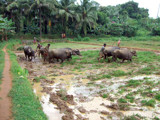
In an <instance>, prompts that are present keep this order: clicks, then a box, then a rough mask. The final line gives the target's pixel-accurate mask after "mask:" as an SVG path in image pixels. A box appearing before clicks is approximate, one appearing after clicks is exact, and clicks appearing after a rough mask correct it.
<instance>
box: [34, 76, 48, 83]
mask: <svg viewBox="0 0 160 120" xmlns="http://www.w3.org/2000/svg"><path fill="white" fill-rule="evenodd" d="M41 79H46V76H40V77H35V78H34V79H33V81H34V82H40V80H41Z"/></svg>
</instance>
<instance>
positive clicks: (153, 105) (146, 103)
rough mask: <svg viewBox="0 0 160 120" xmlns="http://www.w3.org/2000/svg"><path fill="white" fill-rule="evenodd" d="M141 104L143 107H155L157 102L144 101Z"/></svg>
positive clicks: (152, 100)
mask: <svg viewBox="0 0 160 120" xmlns="http://www.w3.org/2000/svg"><path fill="white" fill-rule="evenodd" d="M141 103H142V105H143V106H150V107H155V104H156V101H155V100H154V99H151V100H142V101H141Z"/></svg>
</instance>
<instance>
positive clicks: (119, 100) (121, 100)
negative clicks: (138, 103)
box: [118, 98, 127, 103]
mask: <svg viewBox="0 0 160 120" xmlns="http://www.w3.org/2000/svg"><path fill="white" fill-rule="evenodd" d="M118 102H119V103H127V100H126V99H124V98H120V99H118Z"/></svg>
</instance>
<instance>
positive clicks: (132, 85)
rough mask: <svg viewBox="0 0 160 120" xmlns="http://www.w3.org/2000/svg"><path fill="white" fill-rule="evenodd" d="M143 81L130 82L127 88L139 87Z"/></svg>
mask: <svg viewBox="0 0 160 120" xmlns="http://www.w3.org/2000/svg"><path fill="white" fill-rule="evenodd" d="M142 82H143V80H129V81H128V82H127V84H126V87H134V88H135V87H138V86H139V85H141V84H142Z"/></svg>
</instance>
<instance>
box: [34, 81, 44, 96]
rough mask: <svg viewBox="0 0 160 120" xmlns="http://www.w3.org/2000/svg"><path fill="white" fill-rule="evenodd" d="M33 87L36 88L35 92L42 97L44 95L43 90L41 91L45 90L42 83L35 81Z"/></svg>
mask: <svg viewBox="0 0 160 120" xmlns="http://www.w3.org/2000/svg"><path fill="white" fill-rule="evenodd" d="M33 89H34V93H35V94H36V95H37V96H38V97H39V98H41V97H42V95H44V93H43V92H41V91H42V90H43V88H42V86H41V83H40V82H39V83H34V85H33Z"/></svg>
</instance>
